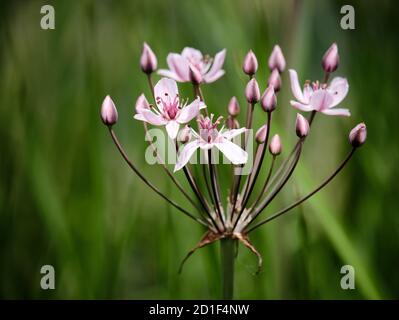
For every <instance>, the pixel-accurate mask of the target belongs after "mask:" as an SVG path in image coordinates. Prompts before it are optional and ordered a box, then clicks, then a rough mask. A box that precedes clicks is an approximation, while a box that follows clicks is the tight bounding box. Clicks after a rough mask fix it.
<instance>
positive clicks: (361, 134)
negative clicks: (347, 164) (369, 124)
mask: <svg viewBox="0 0 399 320" xmlns="http://www.w3.org/2000/svg"><path fill="white" fill-rule="evenodd" d="M366 138H367V128H366V125H365V124H364V123H363V122H362V123H359V124H358V125H357V126H356V127H354V128H353V129H352V130H351V132H350V133H349V142H350V144H351V145H352V146H353V147H354V148H358V147H360V146H361V145H362V144H363V143H365V142H366Z"/></svg>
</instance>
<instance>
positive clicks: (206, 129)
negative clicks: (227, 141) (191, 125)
mask: <svg viewBox="0 0 399 320" xmlns="http://www.w3.org/2000/svg"><path fill="white" fill-rule="evenodd" d="M213 116H214V115H213V114H211V117H210V118H209V117H204V116H202V115H201V116H200V117H199V119H198V124H199V127H200V137H201V139H203V140H204V141H206V142H207V143H212V142H214V141H215V140H216V138H217V137H218V136H219V131H218V130H217V126H218V125H219V124H220V121H221V120H222V119H223V117H219V118H217V119H216V121H215V122H213Z"/></svg>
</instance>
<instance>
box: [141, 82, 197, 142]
mask: <svg viewBox="0 0 399 320" xmlns="http://www.w3.org/2000/svg"><path fill="white" fill-rule="evenodd" d="M154 94H155V100H156V106H157V107H156V108H155V107H153V108H152V109H150V108H147V106H149V105H148V102H147V99H145V97H144V95H142V96H140V97H139V99H138V100H137V102H136V112H137V114H136V115H135V116H134V118H135V119H136V120H140V121H145V122H148V123H150V124H152V125H154V126H165V127H166V131H167V132H168V135H169V137H170V138H171V139H175V138H176V136H177V133H178V132H179V127H180V124H185V123H187V122H190V121H191V120H192V119H193V118H195V117H196V116H197V115H198V114H199V112H200V109H201V108H205V105H204V104H201V102H200V99H199V98H197V99H195V100H194V101H193V102H192V103H190V104H189V105H187V104H183V103H181V102H180V99H179V92H178V89H177V84H176V81H174V80H171V79H167V78H162V79H161V80H159V81H158V83H157V84H156V85H155V87H154Z"/></svg>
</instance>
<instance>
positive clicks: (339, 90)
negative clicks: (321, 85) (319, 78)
mask: <svg viewBox="0 0 399 320" xmlns="http://www.w3.org/2000/svg"><path fill="white" fill-rule="evenodd" d="M327 90H328V91H329V92H330V93H331V94H332V96H333V100H334V101H333V103H332V104H331V106H330V108H332V107H335V106H336V105H338V104H339V103H341V102H342V100H344V99H345V97H346V95H347V94H348V91H349V84H348V81H347V80H346V79H345V78H341V77H336V78H334V79H333V80H332V81H331V84H330V86H329V87H328V89H327Z"/></svg>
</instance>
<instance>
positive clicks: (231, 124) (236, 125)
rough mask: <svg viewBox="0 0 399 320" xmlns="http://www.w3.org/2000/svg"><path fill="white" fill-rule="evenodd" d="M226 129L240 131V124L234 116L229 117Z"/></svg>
mask: <svg viewBox="0 0 399 320" xmlns="http://www.w3.org/2000/svg"><path fill="white" fill-rule="evenodd" d="M226 127H227V128H229V129H238V128H239V127H240V124H239V123H238V121H237V119H236V118H234V117H233V116H228V117H227V119H226Z"/></svg>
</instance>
